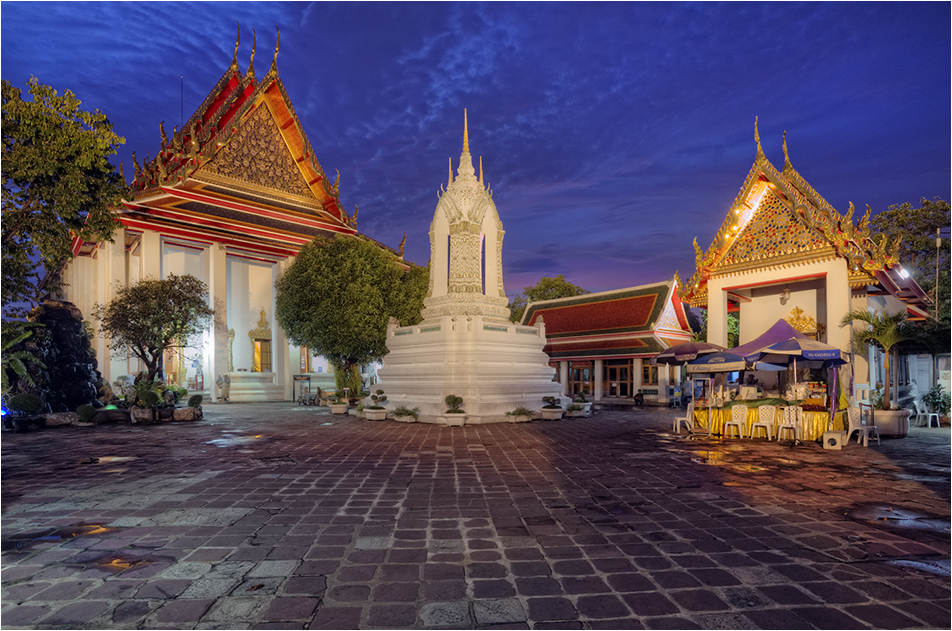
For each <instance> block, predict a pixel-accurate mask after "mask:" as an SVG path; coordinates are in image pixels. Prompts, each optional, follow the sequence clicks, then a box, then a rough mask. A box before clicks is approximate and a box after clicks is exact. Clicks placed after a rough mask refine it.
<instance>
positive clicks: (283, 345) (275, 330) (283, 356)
mask: <svg viewBox="0 0 952 631" xmlns="http://www.w3.org/2000/svg"><path fill="white" fill-rule="evenodd" d="M292 260H293V259H285V260H283V261H279V262H278V263H277V265H275V266H274V273H275V279H274V280H275V281H277V279H278V277H279V276H280V275H281V274H283V273H284V272H285V271H286V270H287V269H288V265H289V264H290V263H291V261H292ZM275 299H276V295H275V290H274V283H271V337H272V339H273V341H272V349H273V350H272V352H274V353H275V354H276V356H275V357H274V366H275V367H276V368H277V370H276V372H277V373H278V374H277V375H276V378H277V382H278V383H279V384H282V383H283V384H284V400H285V401H293V400H294V393H293V392H292V388H293V384H294V376H293V375H294V373H296V372H297V371H296V370H292V368H291V352H290V350H291V349H290V347H289V342H288V338H287V336H286V335H285V333H284V329H282V328H281V325H279V324H278V318H277V316H276V313H277V311H276V309H275ZM299 365H300V364H299Z"/></svg>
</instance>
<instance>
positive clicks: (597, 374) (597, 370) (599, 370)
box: [592, 359, 605, 401]
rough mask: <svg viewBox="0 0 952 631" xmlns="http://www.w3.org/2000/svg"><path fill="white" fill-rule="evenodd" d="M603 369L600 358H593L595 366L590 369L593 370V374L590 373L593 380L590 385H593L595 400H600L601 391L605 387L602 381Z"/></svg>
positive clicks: (602, 362)
mask: <svg viewBox="0 0 952 631" xmlns="http://www.w3.org/2000/svg"><path fill="white" fill-rule="evenodd" d="M604 369H605V368H604V361H603V360H601V359H596V360H595V367H594V368H592V371H593V372H594V374H593V375H592V380H593V381H594V382H595V383H594V385H593V386H592V387H593V388H594V390H595V400H596V401H601V400H602V392H603V391H604V389H605V385H604V383H603V382H602V380H603V378H604V375H603V371H604Z"/></svg>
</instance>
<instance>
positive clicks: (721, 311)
mask: <svg viewBox="0 0 952 631" xmlns="http://www.w3.org/2000/svg"><path fill="white" fill-rule="evenodd" d="M707 291H708V295H707V341H708V342H709V343H710V344H720V345H721V346H725V347H726V346H727V292H725V291H723V290H721V288H720V283H716V282H714V281H708V283H707Z"/></svg>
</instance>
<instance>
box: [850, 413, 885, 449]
mask: <svg viewBox="0 0 952 631" xmlns="http://www.w3.org/2000/svg"><path fill="white" fill-rule="evenodd" d="M847 415H848V416H849V419H850V426H849V429H847V433H846V442H845V443H843V444H844V445H846V444H849V442H850V438H851V437H852V436H853V432H857V434H856V443H857V444H859V440H860V437H862V439H863V447H869V437H870V436H871V435H872V436H873V438H875V439H876V444H878V445H882V441H881V440H879V428H878V427H876V426H875V425H866V423H865V420H864V419H863V412H862V410H860V409H859V408H854V407H851V408H849V409H848V410H847Z"/></svg>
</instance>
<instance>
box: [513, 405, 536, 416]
mask: <svg viewBox="0 0 952 631" xmlns="http://www.w3.org/2000/svg"><path fill="white" fill-rule="evenodd" d="M506 414H508V415H509V416H532V415H533V414H535V412H534V411H532V410H530V409H529V408H527V407H526V406H524V405H520V406H519V407H517V408H516V409H515V410H513V411H512V412H506Z"/></svg>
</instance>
